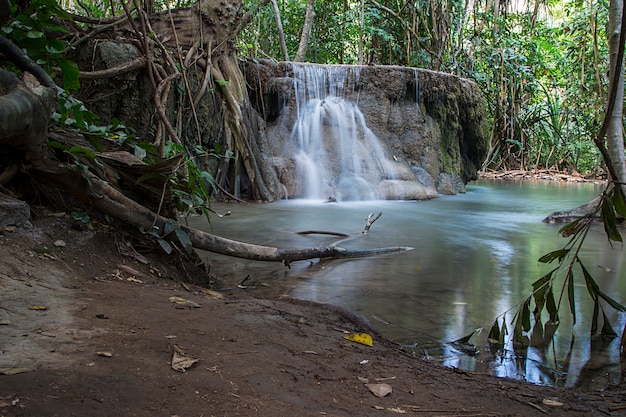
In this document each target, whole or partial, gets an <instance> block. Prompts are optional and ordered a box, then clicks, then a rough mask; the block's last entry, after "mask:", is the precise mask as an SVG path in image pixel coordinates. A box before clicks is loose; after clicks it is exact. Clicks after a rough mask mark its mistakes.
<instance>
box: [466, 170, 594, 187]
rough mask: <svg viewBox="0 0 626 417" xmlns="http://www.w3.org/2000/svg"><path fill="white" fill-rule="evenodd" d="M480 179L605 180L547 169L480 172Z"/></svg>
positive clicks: (576, 181)
mask: <svg viewBox="0 0 626 417" xmlns="http://www.w3.org/2000/svg"><path fill="white" fill-rule="evenodd" d="M478 175H479V177H480V178H482V179H489V180H505V181H562V182H572V183H579V182H590V183H594V184H604V183H605V182H606V178H605V177H603V176H598V175H592V174H589V175H583V174H580V173H578V172H573V173H568V172H562V171H554V170H549V169H541V170H530V171H525V170H520V169H514V170H507V171H480V172H479V173H478Z"/></svg>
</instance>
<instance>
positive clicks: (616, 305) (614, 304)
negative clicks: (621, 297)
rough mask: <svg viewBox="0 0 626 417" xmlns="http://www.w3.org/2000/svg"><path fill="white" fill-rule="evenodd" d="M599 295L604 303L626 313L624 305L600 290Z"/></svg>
mask: <svg viewBox="0 0 626 417" xmlns="http://www.w3.org/2000/svg"><path fill="white" fill-rule="evenodd" d="M597 294H598V297H600V298H602V299H603V300H604V301H606V302H607V303H609V304H610V305H611V307H613V308H614V309H616V310H617V311H622V312H626V307H625V306H623V305H622V304H620V303H618V302H617V301H615V300H614V299H613V298H611V297H609V296H608V295H607V294H605V293H604V292H602V291H600V290H598V291H597Z"/></svg>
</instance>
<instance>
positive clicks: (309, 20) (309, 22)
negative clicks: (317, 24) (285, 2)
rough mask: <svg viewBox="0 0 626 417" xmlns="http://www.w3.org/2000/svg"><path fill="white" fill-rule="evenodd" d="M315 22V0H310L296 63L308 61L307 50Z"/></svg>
mask: <svg viewBox="0 0 626 417" xmlns="http://www.w3.org/2000/svg"><path fill="white" fill-rule="evenodd" d="M314 21H315V0H308V2H307V4H306V16H305V18H304V26H303V27H302V36H300V45H298V52H297V53H296V59H295V61H296V62H302V61H305V60H306V50H307V48H308V47H309V41H310V40H311V31H312V30H313V22H314Z"/></svg>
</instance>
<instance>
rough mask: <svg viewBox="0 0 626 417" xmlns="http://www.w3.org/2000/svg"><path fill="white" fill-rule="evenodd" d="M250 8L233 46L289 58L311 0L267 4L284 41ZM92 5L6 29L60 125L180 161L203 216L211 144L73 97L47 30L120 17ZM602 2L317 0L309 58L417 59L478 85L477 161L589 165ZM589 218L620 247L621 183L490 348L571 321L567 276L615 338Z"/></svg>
mask: <svg viewBox="0 0 626 417" xmlns="http://www.w3.org/2000/svg"><path fill="white" fill-rule="evenodd" d="M143 3H144V7H146V9H147V10H153V11H158V10H162V9H165V8H167V7H182V6H186V5H188V4H189V3H191V2H190V1H182V0H179V1H177V2H176V3H175V4H173V3H170V2H167V1H159V0H150V1H148V0H146V1H144V2H143ZM247 3H248V4H247V6H248V8H249V9H250V10H256V13H255V15H254V18H253V20H252V21H251V23H250V24H249V25H247V26H246V28H245V30H244V32H243V33H242V36H240V37H239V38H238V39H237V45H238V47H239V50H240V53H241V55H244V56H247V57H249V58H252V59H258V58H272V59H278V58H279V57H281V56H282V55H283V51H282V50H281V45H280V42H279V39H280V38H284V40H285V43H286V46H287V52H288V54H289V55H290V56H293V55H295V52H296V50H297V49H298V46H299V41H300V36H301V31H302V27H303V26H304V20H305V15H306V13H305V12H306V7H307V1H306V0H283V1H281V2H280V3H276V4H277V5H278V6H279V7H278V10H279V12H280V16H279V18H280V21H281V22H282V24H281V25H280V27H282V29H283V30H284V36H278V35H277V33H276V30H277V29H276V28H277V24H276V21H277V16H276V12H275V9H274V8H272V7H259V8H258V9H255V7H256V6H258V2H252V1H248V2H247ZM265 3H269V2H267V1H266V2H265ZM102 6H103V4H100V2H97V1H82V2H76V3H74V2H73V1H71V0H64V1H62V2H56V1H54V0H32V1H31V2H30V7H29V8H26V9H23V10H22V9H20V8H19V7H18V6H17V5H14V7H13V8H14V10H13V11H12V12H13V16H14V18H13V19H11V20H10V21H9V22H8V23H7V24H5V25H4V26H2V32H3V34H4V35H5V36H7V37H9V38H10V39H11V40H12V41H13V42H14V43H15V44H17V45H18V46H19V47H20V48H22V49H23V50H25V51H26V52H27V53H28V54H29V55H30V56H31V58H33V59H34V60H36V61H37V63H38V64H39V65H41V66H43V67H44V69H46V70H47V71H48V72H50V73H54V72H55V71H57V68H60V69H61V70H62V74H63V77H64V78H63V81H64V90H63V91H60V92H59V98H60V100H59V101H60V104H61V105H60V110H59V113H58V114H57V115H56V120H57V122H58V123H61V124H63V125H64V126H66V127H71V128H74V129H76V130H79V131H81V132H84V133H86V134H87V136H88V137H91V138H93V139H94V141H95V140H97V139H98V138H99V137H104V136H106V137H107V138H116V139H118V140H119V141H120V144H125V143H127V144H128V145H130V146H131V147H132V148H133V149H135V151H137V152H144V155H143V157H148V158H150V157H154V156H155V155H156V156H158V157H172V156H175V155H180V154H184V155H186V156H189V157H188V158H186V169H187V173H186V179H185V181H184V182H179V181H178V178H177V177H171V178H170V179H169V180H170V181H172V182H174V184H173V185H174V187H173V189H174V192H173V198H174V199H175V200H176V201H177V202H178V204H179V209H181V211H183V212H189V211H192V210H197V211H200V212H203V213H204V214H208V211H209V205H208V204H209V200H210V195H209V194H208V193H207V192H206V187H204V186H203V185H205V184H207V183H209V184H210V183H212V181H213V179H212V178H211V177H210V176H207V174H206V172H203V171H201V170H200V169H198V168H196V166H195V164H194V159H195V158H196V157H201V156H203V155H206V154H207V152H208V151H207V150H205V149H202V148H193V149H188V148H185V147H181V145H180V144H172V143H167V144H166V146H165V147H164V148H163V149H151V148H150V147H149V146H148V145H146V144H136V143H134V142H133V140H132V139H133V137H132V132H128V131H127V130H126V129H125V127H124V125H123V124H121V122H115V123H114V124H113V125H111V126H104V127H103V126H100V124H99V121H98V119H97V117H95V115H93V114H92V113H90V112H89V111H88V110H87V109H86V108H85V107H84V106H83V104H82V103H80V102H78V101H76V100H74V99H73V98H72V97H71V95H70V93H71V91H72V90H75V89H77V88H78V87H79V83H78V73H77V67H76V66H75V64H73V63H72V62H71V61H69V60H67V59H65V58H64V56H63V52H64V51H65V50H67V49H68V48H71V47H72V45H71V44H70V43H68V42H67V41H59V40H57V39H55V38H54V37H48V36H49V34H54V33H55V32H63V31H64V29H63V28H62V27H61V26H59V25H58V24H57V22H58V19H69V18H70V16H69V15H68V14H67V11H71V12H73V13H79V14H82V15H86V16H89V17H91V18H105V17H108V16H111V15H119V14H123V13H126V11H125V10H124V9H123V8H122V7H121V4H118V3H117V2H106V4H105V5H104V7H102ZM608 9H609V4H608V3H607V1H606V0H564V1H562V2H552V1H550V0H548V1H546V2H539V1H537V2H535V3H528V4H527V5H526V6H524V7H522V6H520V5H519V2H507V1H498V2H494V1H491V0H486V1H475V2H460V1H458V0H457V1H448V2H444V1H442V0H418V1H401V0H387V1H385V2H384V4H381V3H379V2H377V1H376V0H367V1H365V0H361V1H360V2H357V1H349V0H343V1H327V0H318V1H316V2H315V13H316V20H315V24H314V25H313V29H312V33H311V39H310V42H309V47H308V49H307V56H306V59H307V60H308V61H311V62H319V63H350V64H352V63H361V64H372V65H376V64H390V65H407V66H416V67H422V68H428V69H433V70H442V71H447V72H451V73H455V74H459V75H462V76H465V77H469V78H472V79H474V80H475V81H476V82H477V83H479V84H480V85H481V86H482V89H483V91H484V93H485V96H486V98H487V102H488V106H489V109H490V118H491V121H492V149H491V152H490V155H489V159H488V160H487V161H485V167H486V168H488V169H524V170H528V169H559V170H572V171H579V172H583V173H592V174H598V173H599V172H600V170H601V165H600V157H599V153H598V150H597V148H596V147H595V145H594V142H593V140H592V138H594V137H596V136H597V132H598V130H599V127H600V125H601V124H602V119H601V115H603V114H604V105H605V102H606V96H607V87H608V79H607V74H608V73H609V68H608V67H609V59H608V56H609V54H608V43H607V31H608V30H607V23H608ZM4 64H5V63H4V62H3V65H4ZM222 81H223V80H222ZM51 146H55V147H57V148H58V149H60V150H62V151H63V152H66V153H67V154H68V155H71V156H73V157H74V158H75V160H76V162H77V165H78V166H80V161H81V160H84V158H91V159H93V158H94V155H92V154H90V153H88V152H86V151H85V149H82V148H80V149H74V148H63V146H62V145H60V144H56V143H51ZM151 151H153V152H151ZM81 158H82V159H81ZM203 190H204V191H203ZM597 216H600V217H601V218H602V220H603V221H604V225H605V230H606V233H607V236H608V238H609V239H610V240H611V241H613V242H621V241H622V238H621V236H620V233H619V231H618V229H617V226H616V219H617V217H619V216H623V217H626V203H625V202H624V197H623V194H622V192H621V190H620V187H614V186H613V185H609V187H608V188H607V191H606V192H605V193H604V194H603V195H602V197H601V199H600V201H599V203H598V204H597V205H596V211H594V212H592V213H590V214H589V215H588V216H586V217H583V218H581V219H578V220H576V221H575V222H573V223H571V224H568V225H567V226H565V227H563V228H562V229H561V233H562V234H564V235H566V236H571V240H570V241H569V242H568V243H567V244H566V245H565V246H564V248H562V249H559V250H556V251H553V252H550V253H548V254H546V255H544V256H543V257H542V258H540V260H539V261H540V262H544V263H553V262H555V261H556V263H557V264H558V266H557V267H556V268H554V269H552V270H550V271H549V272H548V273H547V274H545V275H544V276H543V277H541V278H540V279H538V280H537V281H536V282H535V283H534V284H533V291H532V294H531V295H530V296H529V297H528V298H527V299H525V300H523V302H522V303H521V304H520V306H519V308H518V309H517V311H516V313H515V315H514V317H513V320H512V321H507V320H506V319H505V317H504V316H503V317H500V318H498V319H497V320H496V322H495V323H494V324H493V326H492V329H491V332H490V340H491V341H492V343H493V344H494V345H502V344H503V343H504V340H505V337H506V336H507V335H509V334H512V339H513V341H514V342H515V343H517V344H519V345H527V344H528V342H529V341H528V335H529V334H530V333H531V332H532V330H533V329H534V328H540V329H541V330H542V333H543V334H544V335H545V334H549V333H550V332H552V331H554V329H555V328H556V327H557V326H558V323H559V311H560V306H561V304H565V302H568V304H569V308H570V313H571V314H572V316H573V318H574V320H575V318H576V308H575V299H574V287H575V286H574V277H575V275H578V276H580V277H582V279H583V281H584V284H585V286H586V288H587V290H588V293H589V294H590V296H591V297H592V299H593V301H594V306H595V308H594V311H593V317H592V327H591V329H590V331H591V333H593V334H595V333H600V334H602V335H605V336H615V335H616V332H615V331H614V330H613V328H612V327H611V325H610V323H609V321H608V320H607V318H606V317H607V316H606V314H605V310H604V309H605V308H608V307H611V308H614V309H617V310H618V311H625V310H626V309H625V308H624V307H623V306H622V305H621V304H620V303H619V302H617V301H616V300H615V299H614V298H612V297H611V296H610V295H608V294H606V293H605V292H603V291H602V290H601V289H600V288H599V286H598V285H597V284H596V283H595V281H594V279H593V277H592V275H591V274H590V272H589V268H588V267H587V266H586V265H585V264H584V263H583V262H582V261H581V259H580V258H579V257H578V251H579V250H580V247H581V245H582V243H583V242H584V238H585V236H586V233H587V232H588V230H589V228H590V227H591V225H592V224H593V222H594V219H595V218H596V217H597ZM176 230H178V229H176V228H175V227H173V226H172V228H171V230H169V229H166V230H165V231H164V233H165V234H158V235H157V236H156V237H157V238H158V239H160V240H159V242H160V243H162V242H163V243H162V245H164V244H165V239H164V237H165V236H166V235H167V234H170V233H172V232H173V231H176ZM184 237H185V236H183V238H184ZM179 239H180V240H181V241H182V240H183V239H182V238H180V237H179ZM187 246H189V245H185V247H187ZM164 248H165V247H164ZM575 272H577V274H575ZM545 319H547V322H546V323H545V325H544V324H543V320H545ZM511 323H512V330H511V331H509V328H508V325H509V324H511Z"/></svg>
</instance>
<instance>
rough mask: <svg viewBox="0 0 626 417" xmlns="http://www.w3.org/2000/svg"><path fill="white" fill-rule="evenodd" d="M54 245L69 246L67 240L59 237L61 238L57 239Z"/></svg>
mask: <svg viewBox="0 0 626 417" xmlns="http://www.w3.org/2000/svg"><path fill="white" fill-rule="evenodd" d="M53 245H54V246H55V247H57V248H64V247H65V246H67V244H66V243H65V241H63V240H61V239H59V240H55V241H54V243H53Z"/></svg>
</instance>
